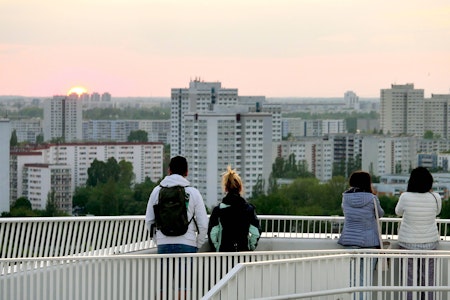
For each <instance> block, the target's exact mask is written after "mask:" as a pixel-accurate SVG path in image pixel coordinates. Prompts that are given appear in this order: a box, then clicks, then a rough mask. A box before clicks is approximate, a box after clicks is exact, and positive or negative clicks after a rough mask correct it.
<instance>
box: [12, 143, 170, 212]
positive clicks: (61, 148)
mask: <svg viewBox="0 0 450 300" xmlns="http://www.w3.org/2000/svg"><path fill="white" fill-rule="evenodd" d="M163 147H164V145H163V144H162V143H152V142H146V143H113V142H110V143H79V144H78V143H77V144H75V143H73V144H70V143H66V144H49V145H45V146H43V147H39V148H34V149H27V151H22V152H12V153H11V164H10V174H11V179H12V180H11V190H12V193H11V199H10V201H11V202H13V201H15V200H16V199H17V198H19V197H22V196H27V197H28V196H29V195H30V191H31V190H30V189H29V188H28V183H32V182H33V180H35V179H33V178H32V177H30V176H32V175H33V176H35V175H36V174H37V173H41V177H42V176H44V175H45V174H46V175H45V176H47V177H45V178H50V179H51V178H52V177H51V176H53V175H52V174H54V173H58V172H59V173H61V172H63V171H62V170H66V169H68V170H70V176H66V177H65V181H67V180H68V178H70V187H71V191H72V192H73V191H74V190H75V188H76V187H78V186H84V185H85V184H86V181H87V179H88V169H89V167H90V166H91V164H92V162H93V161H94V160H95V159H96V160H99V161H107V160H108V159H109V158H111V157H113V158H114V159H116V161H117V162H120V161H121V160H125V161H127V162H130V163H131V165H132V166H133V173H134V175H135V178H134V182H135V183H141V182H144V181H145V178H146V177H148V178H150V179H151V180H152V181H153V182H157V181H158V180H160V179H161V178H162V176H163ZM8 150H9V149H8ZM58 170H59V171H58ZM64 172H66V171H64ZM49 176H50V177H49ZM39 182H40V183H39V184H40V185H42V186H41V187H40V190H39V193H40V194H39V196H40V197H41V198H39V199H40V200H39V199H38V197H37V196H38V195H37V194H33V197H35V198H34V199H35V202H34V203H35V205H41V204H42V203H43V200H42V199H44V198H45V199H47V198H46V197H47V194H48V191H53V190H55V189H58V188H59V189H61V188H60V187H58V184H59V183H58V182H55V181H51V180H41V181H39ZM44 185H45V186H44ZM34 189H36V190H37V188H34ZM46 191H47V192H46ZM43 193H47V194H45V195H44V194H43ZM70 201H71V198H70ZM58 205H60V206H61V207H67V206H66V204H64V203H60V204H58ZM44 208H45V207H44Z"/></svg>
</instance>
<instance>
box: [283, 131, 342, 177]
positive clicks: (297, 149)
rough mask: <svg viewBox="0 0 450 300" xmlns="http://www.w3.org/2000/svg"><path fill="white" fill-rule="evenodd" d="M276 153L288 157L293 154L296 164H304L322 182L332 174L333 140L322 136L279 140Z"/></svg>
mask: <svg viewBox="0 0 450 300" xmlns="http://www.w3.org/2000/svg"><path fill="white" fill-rule="evenodd" d="M277 152H278V153H277V155H278V156H279V157H282V158H284V159H288V158H289V156H290V155H291V154H294V156H295V161H296V162H297V164H304V165H305V166H306V167H307V170H308V172H311V173H312V174H313V175H314V176H315V177H316V178H317V179H319V180H320V181H322V182H325V181H328V180H330V179H331V178H332V175H333V155H334V153H333V141H330V140H326V139H323V138H318V137H315V138H302V139H298V140H295V141H281V142H280V144H279V145H278V149H277Z"/></svg>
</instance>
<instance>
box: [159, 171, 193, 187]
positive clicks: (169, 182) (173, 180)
mask: <svg viewBox="0 0 450 300" xmlns="http://www.w3.org/2000/svg"><path fill="white" fill-rule="evenodd" d="M160 185H161V186H164V187H171V186H176V185H180V186H184V187H186V186H188V185H190V182H189V181H188V180H187V179H186V178H184V177H183V176H181V175H178V174H172V175H168V176H166V177H164V179H163V180H161V182H160Z"/></svg>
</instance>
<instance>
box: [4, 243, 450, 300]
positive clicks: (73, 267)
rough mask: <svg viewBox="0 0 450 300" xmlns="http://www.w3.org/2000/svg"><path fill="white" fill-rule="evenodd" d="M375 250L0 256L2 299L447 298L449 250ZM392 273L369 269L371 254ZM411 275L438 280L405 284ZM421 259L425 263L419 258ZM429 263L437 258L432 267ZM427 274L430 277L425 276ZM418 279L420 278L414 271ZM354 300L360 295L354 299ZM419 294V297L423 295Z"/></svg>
mask: <svg viewBox="0 0 450 300" xmlns="http://www.w3.org/2000/svg"><path fill="white" fill-rule="evenodd" d="M382 252H383V251H381V250H376V249H364V250H362V249H359V250H357V251H353V250H342V249H341V250H333V251H331V250H326V251H320V250H315V251H279V252H275V251H272V252H246V253H195V254H177V255H176V254H172V255H155V254H153V255H106V256H96V257H93V256H76V257H54V258H21V259H11V258H5V259H0V266H1V268H2V270H7V271H6V272H4V273H2V274H1V275H0V299H24V300H31V299H33V300H56V299H65V300H66V299H67V300H73V299H83V300H85V299H86V300H89V299H92V300H94V299H95V300H103V299H105V300H116V299H117V300H119V299H130V300H134V299H136V300H138V299H156V300H160V299H168V300H172V299H179V300H191V299H200V298H202V297H203V299H205V300H206V299H221V300H226V299H255V298H264V299H305V298H307V299H330V300H331V299H333V300H335V299H337V297H336V296H339V299H355V298H354V296H359V295H358V293H360V292H361V293H362V296H363V297H362V299H406V297H405V295H406V292H407V291H422V292H423V291H426V290H428V291H433V292H434V293H433V295H434V298H433V300H444V299H449V296H450V283H449V280H448V278H449V259H450V252H449V251H423V252H420V253H417V252H413V251H407V250H388V251H384V253H385V254H380V253H382ZM380 255H382V256H383V257H384V258H389V259H390V268H389V270H388V271H381V270H376V271H372V265H373V262H374V259H375V258H377V257H381V256H380ZM408 260H412V269H413V273H414V274H417V272H418V271H420V270H421V269H423V270H424V271H425V272H426V273H431V274H433V283H431V282H426V281H425V282H424V284H423V285H420V284H413V285H410V286H408V283H407V274H408V271H407V263H408ZM419 261H423V263H419ZM430 261H433V263H434V270H433V271H430V270H431V267H430ZM427 278H428V277H427ZM416 279H417V277H416ZM357 299H360V298H359V297H357ZM419 299H420V298H419Z"/></svg>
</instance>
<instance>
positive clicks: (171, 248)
mask: <svg viewBox="0 0 450 300" xmlns="http://www.w3.org/2000/svg"><path fill="white" fill-rule="evenodd" d="M196 252H197V247H194V246H189V245H184V244H163V245H158V254H170V253H196ZM165 260H166V262H167V266H168V265H169V261H170V259H169V258H166V259H165ZM188 262H190V268H188V265H187V264H188ZM176 265H178V276H179V277H178V286H174V287H173V288H175V289H177V290H178V292H180V291H182V290H184V293H187V292H188V291H190V290H192V287H191V286H187V285H188V282H187V280H186V279H185V280H184V281H183V280H181V278H182V274H181V273H182V272H184V275H186V272H187V271H188V270H189V272H190V276H193V275H192V271H191V270H192V258H187V257H185V258H181V257H180V258H177V259H176V260H174V261H173V266H172V269H171V271H172V275H174V274H175V267H176ZM162 268H163V261H161V271H162V273H161V275H160V276H161V278H163V277H164V276H166V278H167V279H166V280H167V282H166V287H165V288H163V280H161V288H160V291H161V299H165V298H166V297H167V296H168V289H169V288H170V287H169V282H170V281H172V282H174V280H171V279H170V278H169V274H170V272H169V270H163V269H162ZM172 279H174V278H172ZM186 299H187V298H186Z"/></svg>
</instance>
